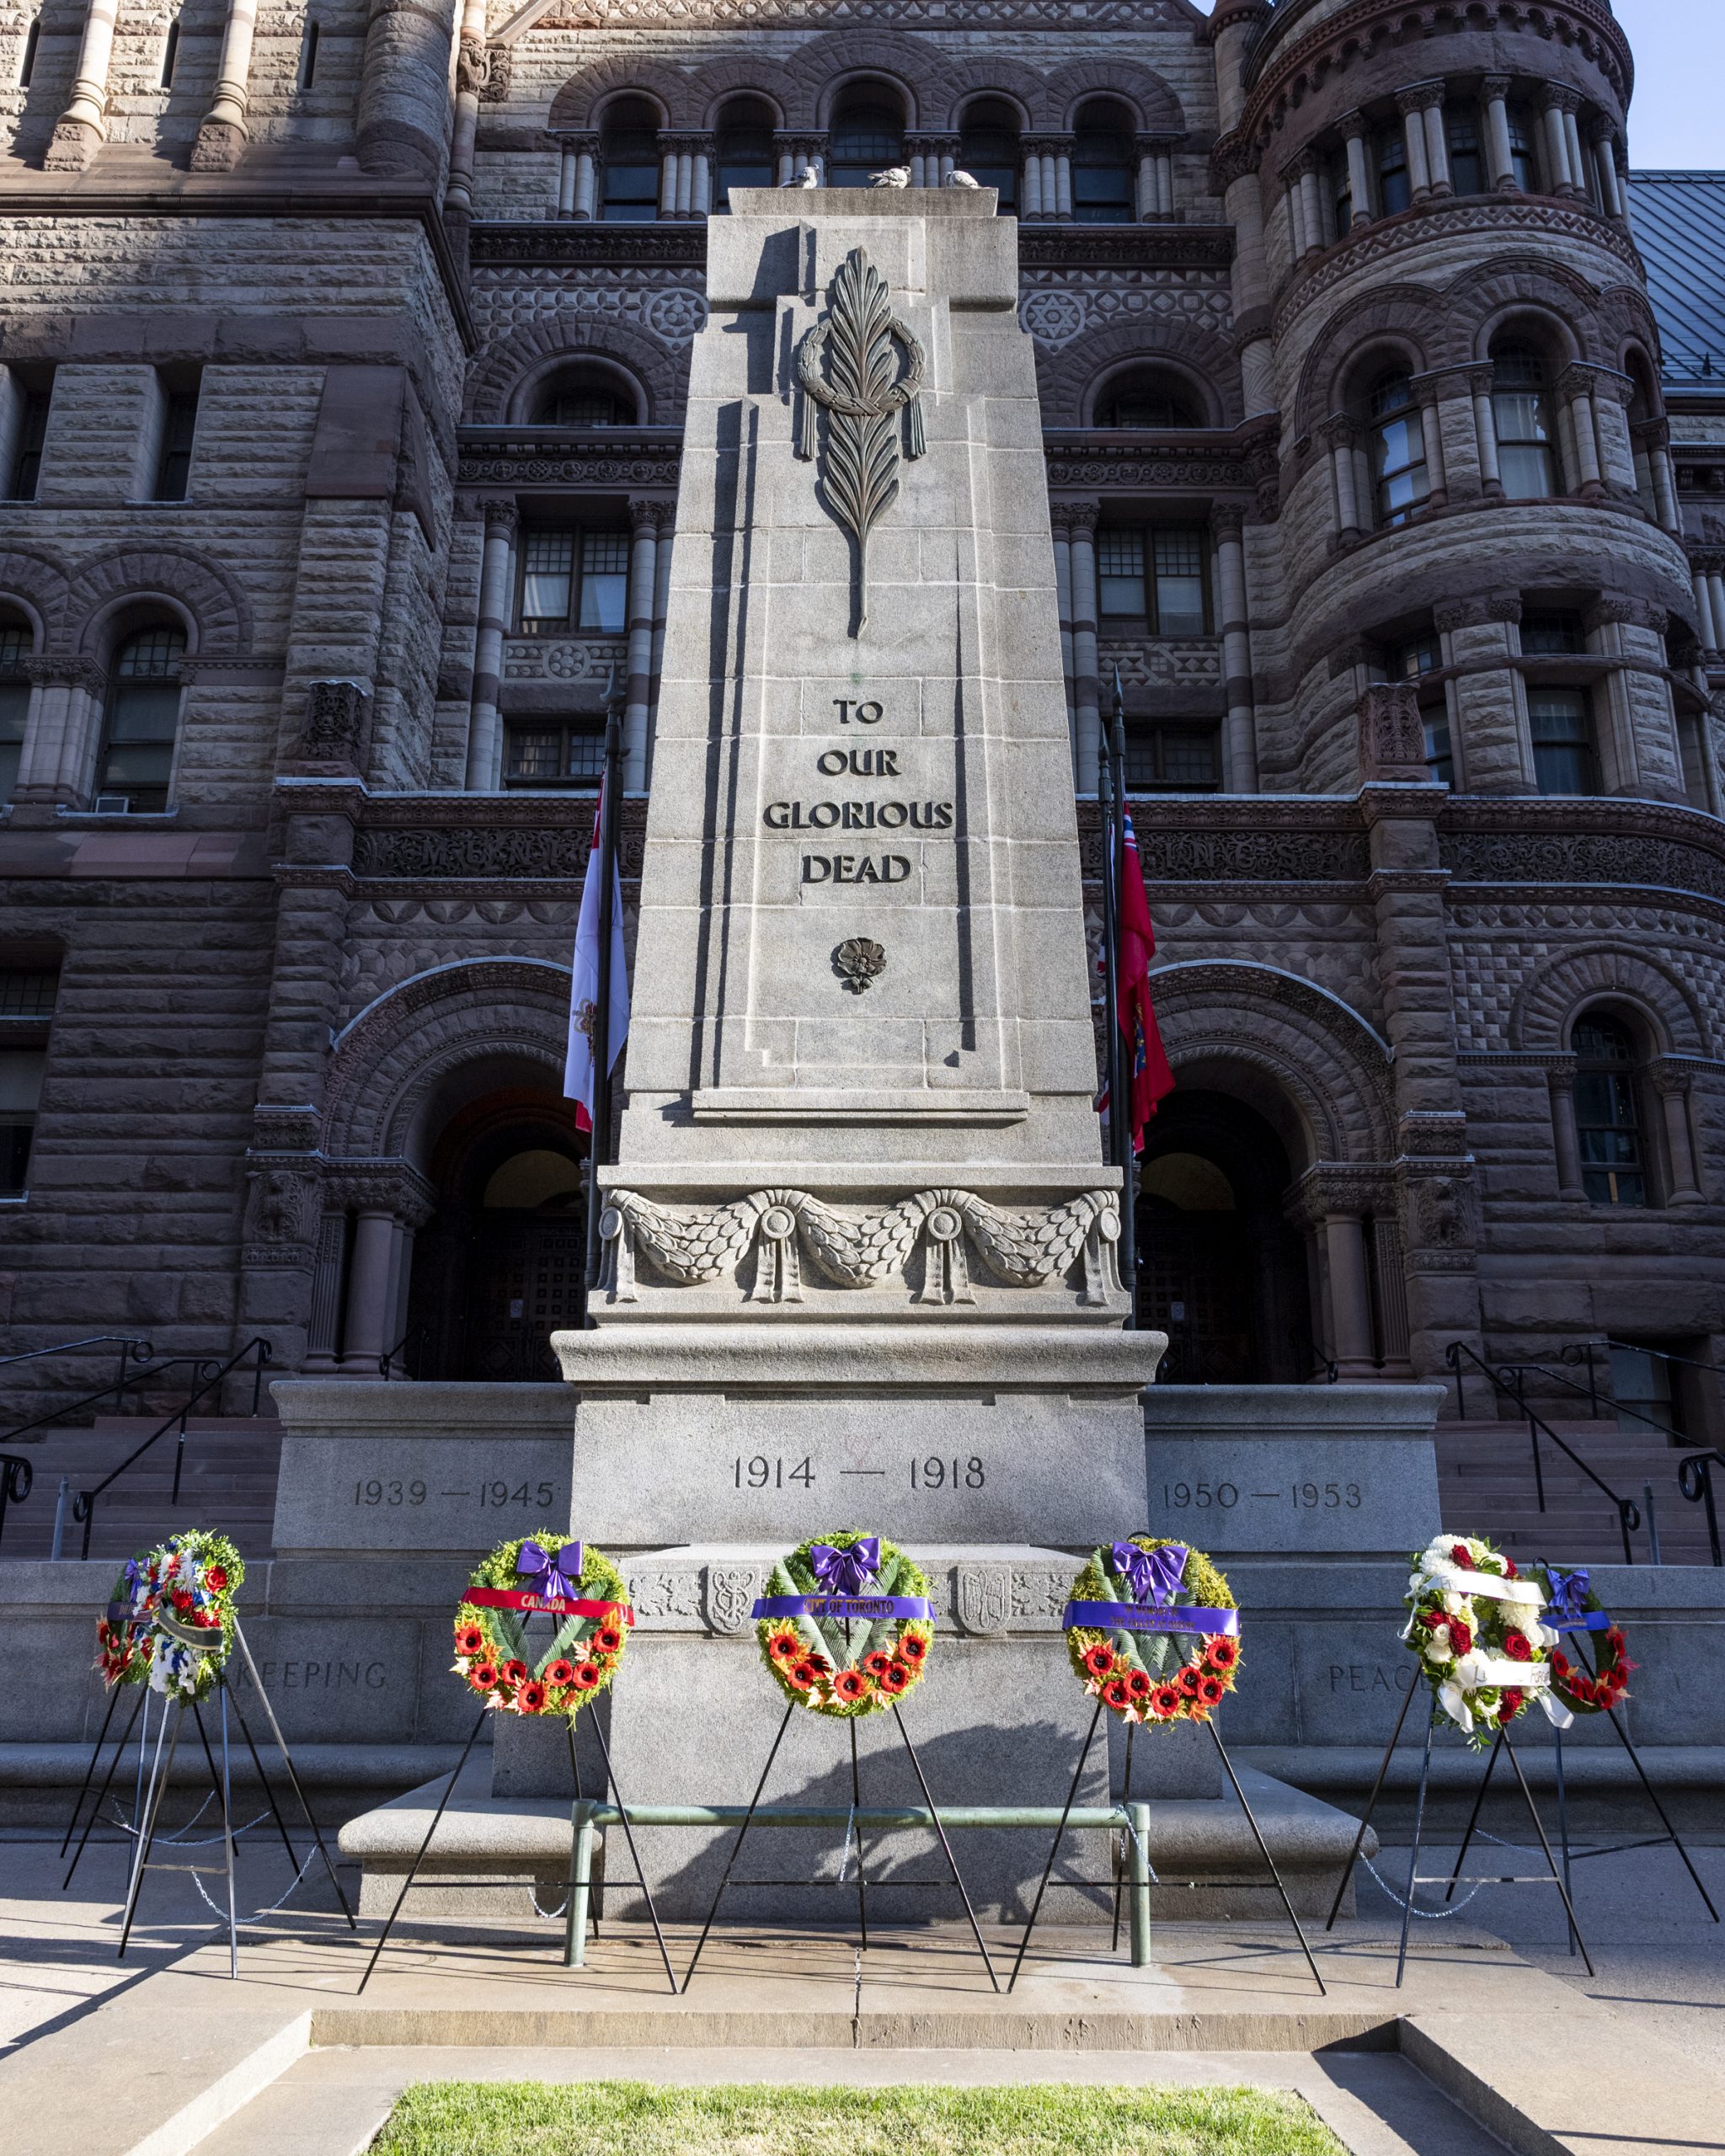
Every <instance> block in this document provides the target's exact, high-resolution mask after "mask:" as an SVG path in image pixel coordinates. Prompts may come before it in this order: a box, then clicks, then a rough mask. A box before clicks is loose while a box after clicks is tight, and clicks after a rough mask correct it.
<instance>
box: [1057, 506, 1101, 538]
mask: <svg viewBox="0 0 1725 2156" xmlns="http://www.w3.org/2000/svg"><path fill="white" fill-rule="evenodd" d="M1101 517H1102V507H1101V504H1099V503H1097V502H1065V503H1063V504H1061V507H1060V521H1061V522H1062V523H1063V524H1064V525H1065V527H1066V529H1067V530H1068V531H1070V532H1071V534H1072V536H1073V537H1074V538H1076V537H1077V536H1079V535H1080V534H1082V535H1083V536H1084V537H1085V538H1087V539H1089V538H1092V537H1093V536H1095V532H1096V527H1097V524H1098V522H1099V521H1100V520H1101Z"/></svg>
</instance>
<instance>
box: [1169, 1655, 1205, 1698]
mask: <svg viewBox="0 0 1725 2156" xmlns="http://www.w3.org/2000/svg"><path fill="white" fill-rule="evenodd" d="M1201 1678H1202V1673H1201V1672H1200V1671H1199V1670H1198V1669H1196V1668H1194V1666H1193V1664H1192V1663H1190V1662H1188V1663H1187V1665H1186V1667H1185V1668H1183V1670H1182V1671H1181V1672H1180V1674H1179V1675H1178V1677H1177V1678H1175V1679H1174V1684H1175V1689H1177V1690H1178V1691H1181V1692H1183V1693H1184V1694H1186V1697H1187V1698H1188V1700H1195V1699H1196V1698H1197V1697H1198V1687H1199V1683H1200V1681H1201Z"/></svg>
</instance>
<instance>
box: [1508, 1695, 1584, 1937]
mask: <svg viewBox="0 0 1725 2156" xmlns="http://www.w3.org/2000/svg"><path fill="white" fill-rule="evenodd" d="M1503 1749H1504V1750H1505V1751H1506V1752H1507V1753H1509V1764H1510V1765H1511V1766H1512V1767H1513V1768H1514V1769H1515V1779H1516V1780H1517V1781H1518V1782H1519V1784H1520V1785H1521V1795H1522V1801H1524V1802H1525V1805H1526V1806H1527V1816H1528V1817H1529V1818H1530V1819H1531V1820H1532V1822H1533V1829H1534V1832H1535V1833H1536V1834H1537V1835H1538V1836H1539V1838H1540V1847H1541V1849H1543V1850H1544V1851H1545V1853H1546V1864H1547V1865H1548V1866H1549V1867H1550V1870H1551V1884H1552V1885H1553V1886H1554V1887H1556V1888H1557V1892H1559V1893H1560V1894H1561V1895H1562V1897H1563V1913H1564V1915H1565V1916H1566V1917H1567V1918H1568V1919H1569V1929H1571V1931H1573V1933H1574V1935H1575V1943H1576V1945H1578V1946H1579V1947H1580V1949H1581V1958H1582V1961H1583V1962H1584V1963H1585V1964H1586V1967H1587V1972H1588V1974H1589V1976H1590V1977H1591V1976H1594V1975H1595V1974H1596V1973H1597V1972H1596V1971H1595V1969H1594V1957H1593V1956H1592V1955H1591V1954H1589V1952H1588V1951H1587V1941H1586V1940H1584V1939H1583V1937H1582V1935H1581V1926H1580V1925H1579V1924H1578V1923H1577V1922H1576V1921H1575V1909H1574V1907H1573V1903H1571V1901H1570V1899H1569V1889H1568V1888H1567V1887H1566V1886H1565V1885H1564V1884H1563V1875H1562V1872H1561V1871H1560V1870H1558V1869H1557V1860H1555V1858H1554V1857H1553V1856H1552V1854H1551V1844H1550V1842H1548V1841H1547V1840H1546V1826H1545V1822H1544V1820H1542V1819H1541V1817H1540V1812H1539V1806H1537V1805H1536V1804H1535V1802H1534V1801H1533V1791H1532V1790H1530V1788H1529V1787H1528V1785H1527V1776H1526V1775H1525V1774H1523V1773H1522V1771H1521V1762H1520V1760H1519V1759H1518V1758H1516V1756H1515V1747H1514V1744H1513V1743H1511V1742H1510V1740H1509V1731H1508V1730H1507V1729H1506V1730H1505V1731H1504V1732H1503Z"/></svg>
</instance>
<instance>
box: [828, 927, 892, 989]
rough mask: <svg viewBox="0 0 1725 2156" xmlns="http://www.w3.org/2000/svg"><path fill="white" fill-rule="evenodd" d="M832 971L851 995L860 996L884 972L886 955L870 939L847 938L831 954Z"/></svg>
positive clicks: (871, 938)
mask: <svg viewBox="0 0 1725 2156" xmlns="http://www.w3.org/2000/svg"><path fill="white" fill-rule="evenodd" d="M832 969H833V971H834V972H835V973H836V974H837V975H838V977H839V979H841V981H843V983H844V985H845V986H846V989H847V990H849V991H850V993H851V994H852V995H864V994H866V992H867V990H868V985H869V984H870V982H871V981H874V980H878V979H879V978H880V976H881V974H884V972H885V971H886V953H885V952H884V951H883V950H882V948H881V947H880V946H879V943H877V942H874V940H873V937H868V936H847V937H846V938H845V940H844V942H842V943H841V944H840V945H839V947H838V948H837V949H836V951H835V952H834V953H833V954H832Z"/></svg>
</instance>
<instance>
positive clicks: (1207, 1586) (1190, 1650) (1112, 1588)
mask: <svg viewBox="0 0 1725 2156" xmlns="http://www.w3.org/2000/svg"><path fill="white" fill-rule="evenodd" d="M1128 1539H1129V1540H1130V1541H1131V1542H1132V1543H1134V1544H1135V1545H1136V1546H1137V1547H1138V1548H1139V1549H1140V1550H1178V1549H1185V1550H1186V1562H1185V1565H1184V1566H1183V1569H1182V1571H1181V1574H1180V1584H1179V1588H1178V1590H1177V1593H1178V1598H1183V1600H1184V1601H1185V1602H1186V1603H1188V1604H1190V1605H1192V1606H1193V1607H1194V1608H1197V1609H1236V1608H1237V1607H1238V1605H1237V1604H1236V1602H1235V1600H1234V1598H1233V1595H1232V1594H1231V1593H1230V1591H1229V1588H1228V1582H1226V1580H1225V1579H1224V1578H1223V1577H1222V1576H1221V1574H1220V1572H1218V1571H1217V1570H1216V1568H1215V1566H1214V1565H1213V1564H1211V1562H1210V1559H1209V1558H1208V1557H1206V1556H1204V1552H1203V1551H1202V1550H1194V1549H1191V1548H1189V1547H1188V1546H1187V1545H1184V1544H1182V1543H1178V1542H1175V1541H1174V1540H1172V1539H1171V1538H1169V1537H1167V1536H1164V1535H1153V1534H1135V1535H1132V1536H1130V1537H1129V1538H1128ZM1067 1600H1068V1601H1069V1602H1092V1603H1093V1602H1119V1603H1130V1602H1131V1601H1133V1600H1134V1596H1133V1593H1132V1591H1131V1588H1130V1583H1129V1582H1128V1581H1127V1580H1126V1579H1125V1578H1124V1577H1123V1576H1122V1574H1121V1573H1120V1572H1119V1571H1118V1570H1117V1569H1116V1568H1115V1565H1114V1554H1113V1545H1112V1544H1108V1545H1104V1546H1103V1548H1101V1549H1099V1550H1093V1551H1092V1554H1091V1558H1090V1562H1089V1563H1088V1564H1087V1566H1085V1567H1084V1570H1083V1571H1082V1572H1080V1573H1079V1575H1078V1577H1077V1578H1076V1580H1074V1581H1073V1582H1072V1588H1071V1593H1070V1594H1069V1596H1068V1597H1067ZM1175 1607H1177V1608H1178V1600H1177V1602H1176V1604H1175ZM1066 1652H1067V1655H1068V1656H1069V1657H1070V1658H1071V1664H1072V1668H1073V1671H1074V1673H1075V1674H1076V1677H1077V1678H1078V1681H1079V1682H1080V1684H1082V1685H1083V1687H1084V1689H1085V1691H1086V1693H1087V1694H1088V1695H1089V1696H1090V1697H1091V1698H1092V1699H1097V1698H1099V1699H1100V1700H1101V1701H1102V1703H1103V1705H1104V1706H1105V1707H1106V1708H1107V1709H1108V1711H1109V1712H1110V1713H1111V1714H1114V1715H1118V1716H1119V1718H1120V1720H1121V1721H1127V1722H1176V1721H1209V1719H1210V1715H1211V1713H1212V1712H1213V1711H1214V1710H1215V1708H1217V1707H1219V1706H1220V1705H1221V1703H1222V1701H1223V1700H1225V1699H1226V1697H1227V1695H1228V1694H1229V1693H1230V1692H1231V1691H1232V1690H1233V1689H1234V1683H1235V1679H1236V1678H1237V1677H1238V1675H1239V1673H1240V1642H1239V1641H1238V1640H1236V1638H1235V1637H1234V1636H1232V1635H1231V1633H1227V1632H1209V1633H1206V1632H1174V1631H1169V1632H1135V1631H1127V1630H1121V1629H1114V1630H1097V1629H1095V1628H1093V1627H1091V1626H1088V1625H1069V1626H1068V1627H1067V1628H1066Z"/></svg>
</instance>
